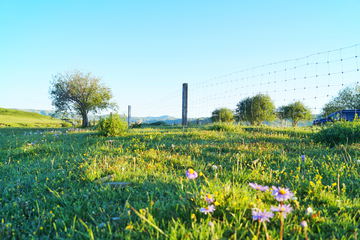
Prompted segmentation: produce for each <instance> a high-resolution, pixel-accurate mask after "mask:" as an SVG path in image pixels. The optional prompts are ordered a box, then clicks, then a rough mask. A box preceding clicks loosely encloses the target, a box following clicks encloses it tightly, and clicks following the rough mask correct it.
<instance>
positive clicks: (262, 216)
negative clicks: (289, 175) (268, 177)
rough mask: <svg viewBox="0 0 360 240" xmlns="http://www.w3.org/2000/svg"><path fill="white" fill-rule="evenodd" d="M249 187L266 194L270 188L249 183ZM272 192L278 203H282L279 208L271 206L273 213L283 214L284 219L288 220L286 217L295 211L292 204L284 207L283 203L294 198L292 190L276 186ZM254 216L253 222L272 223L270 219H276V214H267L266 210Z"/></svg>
mask: <svg viewBox="0 0 360 240" xmlns="http://www.w3.org/2000/svg"><path fill="white" fill-rule="evenodd" d="M249 185H250V187H252V188H253V189H255V190H257V191H262V192H265V191H267V190H268V189H269V187H268V186H261V185H258V184H257V183H249ZM272 190H273V191H272V195H273V196H274V198H275V199H276V200H277V201H279V202H281V204H279V206H278V207H274V206H271V208H270V210H271V211H273V212H281V213H282V214H283V217H284V218H286V215H287V214H289V213H291V211H292V210H294V209H293V208H292V207H291V206H290V204H288V205H283V201H287V200H289V199H291V198H292V197H293V196H294V193H292V192H290V189H288V188H281V187H275V186H272ZM252 216H253V220H260V222H262V221H268V222H270V220H269V218H272V217H274V214H273V213H271V212H266V210H264V211H263V212H262V211H261V210H258V211H253V212H252Z"/></svg>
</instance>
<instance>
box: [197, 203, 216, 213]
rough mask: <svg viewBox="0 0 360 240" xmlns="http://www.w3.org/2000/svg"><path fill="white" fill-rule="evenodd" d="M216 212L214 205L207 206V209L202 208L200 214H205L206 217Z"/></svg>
mask: <svg viewBox="0 0 360 240" xmlns="http://www.w3.org/2000/svg"><path fill="white" fill-rule="evenodd" d="M214 211H215V206H214V205H210V206H207V207H206V208H200V212H202V213H205V215H206V214H208V213H212V212H214Z"/></svg>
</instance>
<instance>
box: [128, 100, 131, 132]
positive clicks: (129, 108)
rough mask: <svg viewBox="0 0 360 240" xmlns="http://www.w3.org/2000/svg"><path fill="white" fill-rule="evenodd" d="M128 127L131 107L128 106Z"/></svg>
mask: <svg viewBox="0 0 360 240" xmlns="http://www.w3.org/2000/svg"><path fill="white" fill-rule="evenodd" d="M128 125H129V127H130V126H131V105H129V106H128Z"/></svg>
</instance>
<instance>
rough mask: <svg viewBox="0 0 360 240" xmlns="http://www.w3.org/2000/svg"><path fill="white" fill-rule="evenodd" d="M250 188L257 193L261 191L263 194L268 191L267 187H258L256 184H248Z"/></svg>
mask: <svg viewBox="0 0 360 240" xmlns="http://www.w3.org/2000/svg"><path fill="white" fill-rule="evenodd" d="M249 185H250V187H252V188H253V189H255V190H259V191H263V192H265V191H266V190H268V189H269V187H268V186H261V185H258V184H257V183H249Z"/></svg>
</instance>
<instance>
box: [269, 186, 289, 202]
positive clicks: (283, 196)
mask: <svg viewBox="0 0 360 240" xmlns="http://www.w3.org/2000/svg"><path fill="white" fill-rule="evenodd" d="M272 189H273V192H272V195H273V196H274V197H275V199H276V200H277V201H279V202H282V201H286V200H289V199H291V198H292V197H293V196H294V194H293V193H291V192H290V190H289V189H288V188H281V187H279V188H277V187H274V186H272Z"/></svg>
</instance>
